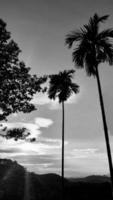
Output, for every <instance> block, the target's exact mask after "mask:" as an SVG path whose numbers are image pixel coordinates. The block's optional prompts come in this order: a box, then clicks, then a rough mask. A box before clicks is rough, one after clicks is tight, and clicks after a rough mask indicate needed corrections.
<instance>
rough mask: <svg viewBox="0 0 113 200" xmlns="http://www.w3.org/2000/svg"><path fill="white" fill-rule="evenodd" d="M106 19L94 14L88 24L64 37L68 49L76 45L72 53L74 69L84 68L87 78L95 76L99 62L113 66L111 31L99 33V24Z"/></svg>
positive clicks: (112, 38)
mask: <svg viewBox="0 0 113 200" xmlns="http://www.w3.org/2000/svg"><path fill="white" fill-rule="evenodd" d="M108 17H109V15H104V16H102V17H100V16H99V15H98V14H96V13H95V14H94V16H93V17H90V19H89V23H88V24H85V25H84V26H83V27H82V28H80V29H79V30H75V31H72V32H71V33H69V34H68V35H67V36H66V40H65V42H66V44H67V45H68V47H69V48H71V47H72V45H73V44H75V45H76V46H75V47H74V50H73V53H72V58H73V62H74V63H75V67H77V68H85V69H86V72H87V74H88V75H89V76H91V75H94V76H95V73H96V67H97V66H98V65H99V64H100V63H101V62H108V63H109V64H110V65H112V64H113V42H112V41H113V29H112V28H109V29H105V30H102V31H100V23H104V22H105V21H106V20H107V19H108Z"/></svg>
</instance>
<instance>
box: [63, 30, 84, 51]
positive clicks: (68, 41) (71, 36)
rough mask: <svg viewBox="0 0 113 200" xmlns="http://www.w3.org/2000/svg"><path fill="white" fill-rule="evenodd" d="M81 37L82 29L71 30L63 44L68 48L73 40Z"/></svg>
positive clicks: (76, 40) (75, 40)
mask: <svg viewBox="0 0 113 200" xmlns="http://www.w3.org/2000/svg"><path fill="white" fill-rule="evenodd" d="M82 38H83V31H81V30H78V31H72V32H71V33H70V34H67V35H66V39H65V44H66V45H67V46H68V48H71V47H72V45H73V43H74V42H78V41H80V40H81V39H82Z"/></svg>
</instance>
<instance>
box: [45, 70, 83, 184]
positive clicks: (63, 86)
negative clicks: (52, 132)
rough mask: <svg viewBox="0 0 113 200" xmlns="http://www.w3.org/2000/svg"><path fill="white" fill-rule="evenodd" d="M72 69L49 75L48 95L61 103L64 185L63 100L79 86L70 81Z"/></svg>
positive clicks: (77, 89)
mask: <svg viewBox="0 0 113 200" xmlns="http://www.w3.org/2000/svg"><path fill="white" fill-rule="evenodd" d="M74 72H75V71H74V70H64V71H63V72H59V74H54V75H50V81H49V90H48V97H49V98H50V99H53V100H55V99H56V98H58V100H59V103H62V170H61V176H62V183H63V187H64V102H65V101H67V99H68V98H69V97H70V96H71V95H72V93H78V92H79V86H78V85H77V84H76V83H74V82H72V78H73V74H74Z"/></svg>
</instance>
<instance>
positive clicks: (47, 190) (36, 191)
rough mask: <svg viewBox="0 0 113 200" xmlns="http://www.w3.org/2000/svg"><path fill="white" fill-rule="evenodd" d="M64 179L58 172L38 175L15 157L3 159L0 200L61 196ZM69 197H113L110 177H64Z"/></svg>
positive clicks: (40, 199) (41, 199) (42, 199)
mask: <svg viewBox="0 0 113 200" xmlns="http://www.w3.org/2000/svg"><path fill="white" fill-rule="evenodd" d="M26 177H27V178H26ZM26 180H27V181H26ZM61 183H62V181H61V177H60V176H59V175H56V174H45V175H37V174H35V173H30V172H27V171H26V169H25V168H24V167H22V166H21V165H19V164H18V163H17V162H15V161H11V160H6V159H1V160H0V200H15V199H16V200H28V199H31V200H36V199H38V200H46V199H47V200H52V199H54V200H60V199H61V191H62V184H61ZM26 184H27V186H26ZM26 193H28V194H26ZM70 199H78V200H89V199H91V200H94V199H103V200H104V199H105V200H106V199H107V200H111V199H112V198H111V190H110V180H109V178H108V177H104V176H103V177H101V176H91V177H87V178H83V179H65V200H70Z"/></svg>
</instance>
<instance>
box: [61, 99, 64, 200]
mask: <svg viewBox="0 0 113 200" xmlns="http://www.w3.org/2000/svg"><path fill="white" fill-rule="evenodd" d="M61 178H62V200H63V199H64V102H62V170H61Z"/></svg>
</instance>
